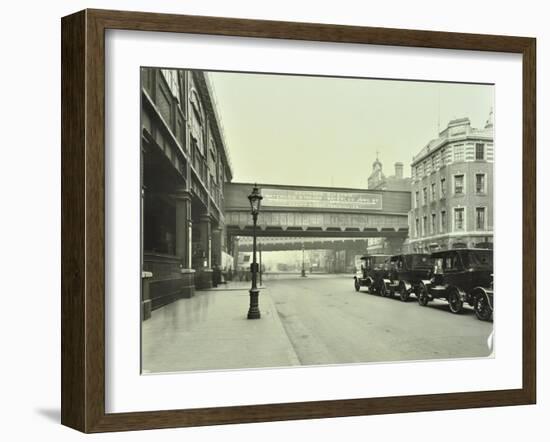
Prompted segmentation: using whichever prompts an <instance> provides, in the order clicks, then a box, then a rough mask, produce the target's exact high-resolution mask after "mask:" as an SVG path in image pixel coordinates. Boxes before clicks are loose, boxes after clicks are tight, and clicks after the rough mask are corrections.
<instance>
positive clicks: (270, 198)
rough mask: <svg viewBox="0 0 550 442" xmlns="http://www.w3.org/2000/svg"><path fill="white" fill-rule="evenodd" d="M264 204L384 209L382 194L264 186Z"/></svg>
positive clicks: (274, 205)
mask: <svg viewBox="0 0 550 442" xmlns="http://www.w3.org/2000/svg"><path fill="white" fill-rule="evenodd" d="M262 196H263V197H264V198H263V201H262V204H263V205H264V206H272V207H301V208H326V209H357V210H382V196H381V195H377V194H365V193H360V192H328V191H321V190H295V189H273V188H271V189H270V188H266V187H262Z"/></svg>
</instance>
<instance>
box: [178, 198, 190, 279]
mask: <svg viewBox="0 0 550 442" xmlns="http://www.w3.org/2000/svg"><path fill="white" fill-rule="evenodd" d="M174 198H175V200H176V255H177V256H178V257H179V258H180V260H181V264H182V266H183V268H184V269H190V268H191V261H190V259H189V257H190V250H191V238H190V234H189V232H190V227H191V225H192V224H191V223H192V221H191V194H190V193H189V191H187V190H185V189H178V190H177V191H176V193H175V195H174Z"/></svg>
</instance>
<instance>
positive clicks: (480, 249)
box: [432, 247, 493, 256]
mask: <svg viewBox="0 0 550 442" xmlns="http://www.w3.org/2000/svg"><path fill="white" fill-rule="evenodd" d="M450 252H490V253H493V250H492V249H485V248H483V247H459V248H456V249H448V250H438V251H437V252H432V256H443V255H446V254H448V253H450Z"/></svg>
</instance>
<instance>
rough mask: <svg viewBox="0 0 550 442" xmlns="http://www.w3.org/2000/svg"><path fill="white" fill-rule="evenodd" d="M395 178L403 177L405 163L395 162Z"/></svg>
mask: <svg viewBox="0 0 550 442" xmlns="http://www.w3.org/2000/svg"><path fill="white" fill-rule="evenodd" d="M395 178H403V163H401V162H399V163H395Z"/></svg>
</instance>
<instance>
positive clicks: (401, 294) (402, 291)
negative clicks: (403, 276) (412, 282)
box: [399, 284, 410, 302]
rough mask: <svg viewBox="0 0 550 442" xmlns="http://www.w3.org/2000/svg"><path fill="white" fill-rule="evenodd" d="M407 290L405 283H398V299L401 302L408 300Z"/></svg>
mask: <svg viewBox="0 0 550 442" xmlns="http://www.w3.org/2000/svg"><path fill="white" fill-rule="evenodd" d="M409 295H410V294H409V291H408V290H407V288H406V287H405V284H400V285H399V299H401V301H403V302H407V301H408V300H409Z"/></svg>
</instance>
